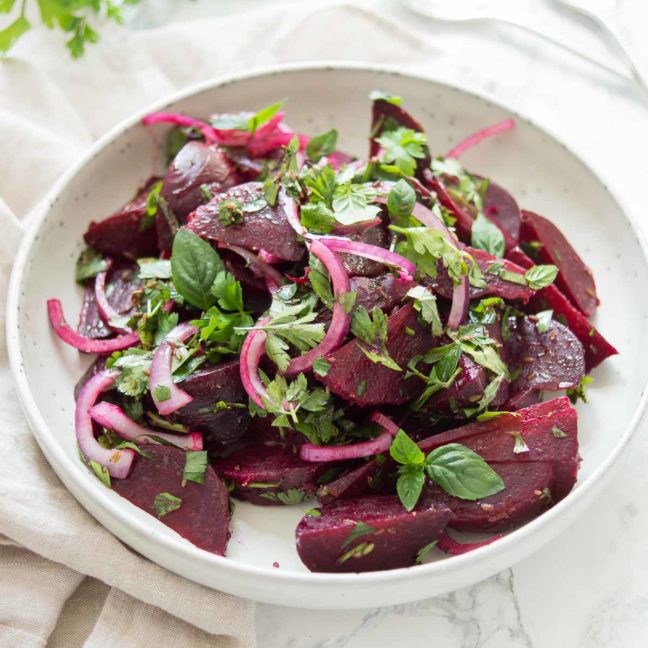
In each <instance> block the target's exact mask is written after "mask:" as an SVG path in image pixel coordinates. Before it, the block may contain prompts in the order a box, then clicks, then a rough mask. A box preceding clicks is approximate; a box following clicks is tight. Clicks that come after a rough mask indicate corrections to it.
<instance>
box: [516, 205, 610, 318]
mask: <svg viewBox="0 0 648 648" xmlns="http://www.w3.org/2000/svg"><path fill="white" fill-rule="evenodd" d="M520 240H521V241H522V243H526V244H527V245H532V246H534V247H535V248H537V250H538V259H539V261H540V263H552V264H554V265H555V266H557V267H558V270H559V272H558V276H557V277H556V286H557V287H558V288H559V289H560V290H561V292H562V293H563V294H564V295H566V296H567V297H568V298H569V300H570V301H571V302H572V304H573V305H574V306H575V307H576V308H578V310H580V311H581V312H582V313H583V314H584V315H586V316H587V317H590V316H591V315H593V314H594V312H595V311H596V308H597V306H598V305H599V299H598V297H597V295H596V285H595V283H594V277H593V275H592V271H591V270H590V269H589V268H588V267H587V266H586V265H585V263H584V262H583V260H582V259H581V258H580V256H579V255H578V253H577V252H576V250H574V248H573V247H572V244H571V243H570V242H569V241H568V240H567V239H566V238H565V236H564V234H563V233H562V232H561V231H560V230H559V229H558V228H557V227H556V226H555V225H554V224H553V223H552V222H551V221H550V220H547V219H546V218H544V217H543V216H540V215H538V214H534V213H533V212H530V211H525V210H522V230H521V234H520Z"/></svg>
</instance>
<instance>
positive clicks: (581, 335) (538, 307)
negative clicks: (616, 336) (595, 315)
mask: <svg viewBox="0 0 648 648" xmlns="http://www.w3.org/2000/svg"><path fill="white" fill-rule="evenodd" d="M507 256H508V257H509V258H510V259H511V261H513V262H514V263H517V264H518V265H519V266H521V267H522V268H525V269H527V270H528V269H529V268H531V267H533V265H534V263H533V261H532V260H531V259H530V258H529V257H528V256H527V255H526V254H525V253H524V252H523V251H522V250H520V248H513V249H512V250H509V252H508V253H507ZM529 307H530V310H531V312H532V313H538V312H540V311H543V310H547V309H551V310H553V316H554V318H556V319H558V320H560V321H562V322H563V323H564V324H566V325H567V326H568V327H569V329H570V330H571V332H572V333H573V334H574V335H575V336H576V337H577V338H578V339H579V340H580V341H581V344H582V345H583V347H584V349H585V366H586V368H587V371H588V372H589V371H591V370H592V369H594V367H597V366H598V365H600V364H601V362H603V360H605V359H606V358H609V357H610V356H612V355H616V354H617V353H618V351H617V350H616V349H615V348H614V347H613V346H612V345H611V344H610V343H609V342H608V341H607V340H606V339H605V338H604V337H603V336H602V335H601V334H600V333H599V332H598V329H596V328H595V327H594V326H592V325H591V324H590V323H589V322H588V321H587V319H586V317H585V316H584V315H583V314H582V313H581V312H580V311H579V310H578V309H577V308H574V306H572V303H571V302H570V301H569V300H568V299H567V297H565V295H563V294H562V293H561V292H560V290H558V288H556V286H555V285H553V284H552V285H551V286H547V287H546V288H543V289H542V290H539V291H538V292H537V293H536V294H535V295H534V296H533V298H532V299H531V301H530V302H529Z"/></svg>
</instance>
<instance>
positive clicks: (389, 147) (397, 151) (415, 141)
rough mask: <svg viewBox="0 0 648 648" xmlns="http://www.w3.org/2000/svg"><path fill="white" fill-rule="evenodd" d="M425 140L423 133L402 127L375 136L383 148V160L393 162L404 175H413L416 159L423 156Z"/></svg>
mask: <svg viewBox="0 0 648 648" xmlns="http://www.w3.org/2000/svg"><path fill="white" fill-rule="evenodd" d="M426 141H427V140H426V137H425V133H419V132H417V131H414V130H412V129H411V128H403V127H399V128H396V129H395V130H391V131H386V132H384V133H383V134H382V135H381V136H380V137H378V138H376V143H377V144H378V145H379V146H380V147H381V148H382V149H383V154H382V159H383V161H384V162H387V163H388V164H393V165H394V166H395V167H397V169H398V170H400V172H401V173H403V175H406V176H412V175H414V172H415V171H416V160H418V159H422V158H424V157H425V151H424V148H423V147H424V146H425V144H426Z"/></svg>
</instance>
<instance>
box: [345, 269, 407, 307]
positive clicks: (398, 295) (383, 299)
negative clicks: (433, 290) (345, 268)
mask: <svg viewBox="0 0 648 648" xmlns="http://www.w3.org/2000/svg"><path fill="white" fill-rule="evenodd" d="M412 286H414V281H408V280H406V279H400V278H398V277H395V276H394V275H391V274H382V275H379V276H378V277H351V291H352V292H355V293H356V300H355V307H356V308H358V307H360V306H363V307H364V308H366V309H367V310H368V311H369V312H371V311H372V310H373V309H374V307H375V306H377V307H378V308H380V309H382V310H384V311H385V312H386V313H389V312H391V311H392V310H393V309H394V308H395V307H396V306H398V305H399V304H400V303H401V302H402V301H403V299H404V298H405V295H406V294H407V291H408V290H409V289H410V288H411V287H412Z"/></svg>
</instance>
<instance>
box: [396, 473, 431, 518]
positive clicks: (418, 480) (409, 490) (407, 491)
mask: <svg viewBox="0 0 648 648" xmlns="http://www.w3.org/2000/svg"><path fill="white" fill-rule="evenodd" d="M424 484H425V473H424V472H423V466H422V465H411V464H409V465H406V466H403V467H402V468H401V469H400V470H399V475H398V480H397V481H396V492H397V493H398V498H399V499H400V501H401V503H402V504H403V506H404V507H405V509H406V510H408V511H411V510H412V509H413V508H414V507H415V506H416V503H417V502H418V501H419V498H420V497H421V492H422V491H423V485H424Z"/></svg>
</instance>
